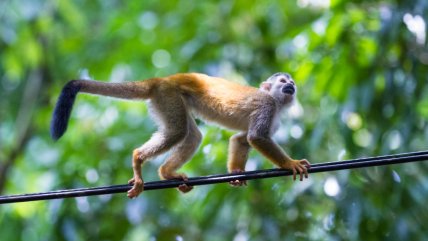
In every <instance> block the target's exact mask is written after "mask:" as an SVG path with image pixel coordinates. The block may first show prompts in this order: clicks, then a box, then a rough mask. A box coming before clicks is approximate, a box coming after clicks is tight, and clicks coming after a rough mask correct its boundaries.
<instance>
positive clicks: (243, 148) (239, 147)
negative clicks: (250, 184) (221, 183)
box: [227, 132, 250, 187]
mask: <svg viewBox="0 0 428 241" xmlns="http://www.w3.org/2000/svg"><path fill="white" fill-rule="evenodd" d="M249 151H250V144H248V141H247V133H246V132H243V133H238V134H235V135H233V136H232V137H231V138H230V140H229V155H228V157H229V159H228V161H227V170H228V171H229V173H240V172H244V171H245V164H246V163H247V159H248V152H249ZM229 184H230V185H232V186H235V187H236V186H244V185H247V181H245V180H243V181H241V180H234V181H230V182H229Z"/></svg>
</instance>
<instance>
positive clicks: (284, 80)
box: [279, 78, 287, 83]
mask: <svg viewBox="0 0 428 241" xmlns="http://www.w3.org/2000/svg"><path fill="white" fill-rule="evenodd" d="M279 82H281V83H287V80H286V79H284V78H281V79H279Z"/></svg>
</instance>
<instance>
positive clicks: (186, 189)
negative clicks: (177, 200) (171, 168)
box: [160, 172, 193, 193]
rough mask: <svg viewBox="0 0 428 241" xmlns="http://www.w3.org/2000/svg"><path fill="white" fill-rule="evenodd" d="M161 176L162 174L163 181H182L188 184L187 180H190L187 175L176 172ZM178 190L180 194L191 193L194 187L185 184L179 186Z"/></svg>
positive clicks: (163, 173)
mask: <svg viewBox="0 0 428 241" xmlns="http://www.w3.org/2000/svg"><path fill="white" fill-rule="evenodd" d="M160 174H161V177H162V178H163V179H167V180H170V179H180V180H183V181H185V182H187V180H189V178H188V177H187V175H186V174H184V173H176V172H173V173H165V172H160ZM177 189H178V190H179V191H180V192H182V193H187V192H190V191H191V190H192V189H193V186H190V185H187V184H185V183H183V184H181V185H179V186H178V187H177Z"/></svg>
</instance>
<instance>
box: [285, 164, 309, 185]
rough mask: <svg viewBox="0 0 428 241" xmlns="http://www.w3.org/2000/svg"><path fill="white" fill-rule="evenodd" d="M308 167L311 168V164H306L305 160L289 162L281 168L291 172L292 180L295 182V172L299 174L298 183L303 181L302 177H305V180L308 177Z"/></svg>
mask: <svg viewBox="0 0 428 241" xmlns="http://www.w3.org/2000/svg"><path fill="white" fill-rule="evenodd" d="M310 167H311V163H310V162H308V160H306V159H302V160H291V161H288V162H286V163H284V165H283V166H281V168H284V169H289V170H291V171H293V180H296V174H297V172H299V174H300V181H303V175H304V176H305V178H308V177H309V175H308V168H310Z"/></svg>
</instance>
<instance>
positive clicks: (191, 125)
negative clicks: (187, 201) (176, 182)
mask: <svg viewBox="0 0 428 241" xmlns="http://www.w3.org/2000/svg"><path fill="white" fill-rule="evenodd" d="M187 123H188V133H187V135H186V137H185V138H184V139H183V140H182V141H181V142H180V143H179V144H178V145H176V146H174V148H173V150H172V153H171V155H170V156H169V157H168V159H167V160H166V161H165V163H164V164H163V165H162V166H161V167H160V168H159V176H160V177H161V179H176V178H178V179H182V180H184V181H187V176H186V175H185V174H184V173H178V172H177V170H178V169H179V168H180V167H181V166H183V165H184V163H186V162H187V161H188V160H190V158H191V157H192V156H193V154H194V153H195V151H196V150H197V149H198V147H199V144H200V143H201V140H202V134H201V132H200V131H199V129H198V127H197V126H196V123H195V121H194V120H193V119H192V118H190V117H188V118H187ZM192 189H193V187H192V186H189V185H186V184H182V185H180V186H179V187H178V190H180V191H181V192H183V193H186V192H189V191H190V190H192Z"/></svg>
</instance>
